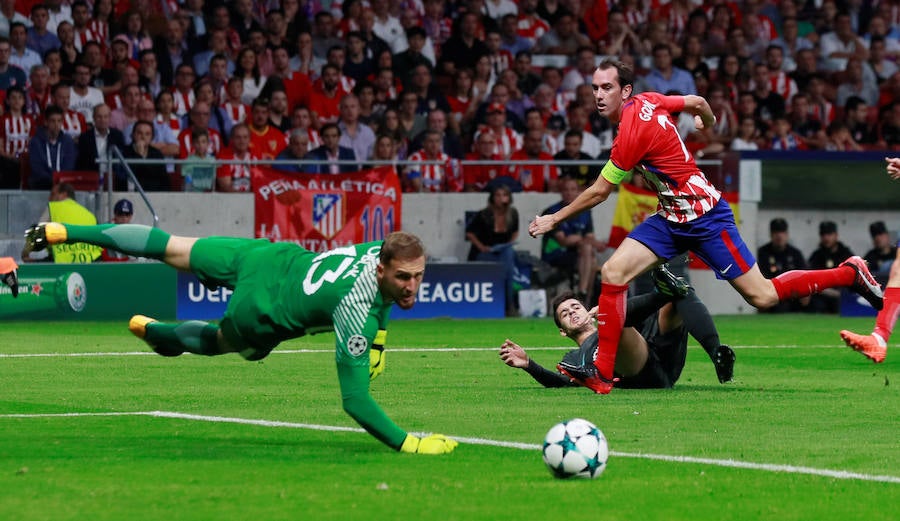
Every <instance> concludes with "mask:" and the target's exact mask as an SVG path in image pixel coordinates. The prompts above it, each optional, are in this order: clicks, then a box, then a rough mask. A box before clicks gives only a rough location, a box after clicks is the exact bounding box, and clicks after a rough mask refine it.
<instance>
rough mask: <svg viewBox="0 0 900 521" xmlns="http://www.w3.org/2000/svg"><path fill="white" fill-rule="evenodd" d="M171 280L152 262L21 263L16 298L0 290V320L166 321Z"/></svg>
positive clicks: (170, 314) (170, 313)
mask: <svg viewBox="0 0 900 521" xmlns="http://www.w3.org/2000/svg"><path fill="white" fill-rule="evenodd" d="M175 277H176V271H175V270H173V269H172V268H169V267H168V266H166V265H165V264H161V263H158V262H137V263H124V262H123V263H95V264H25V265H22V266H20V267H19V296H18V297H17V298H13V296H12V292H11V291H10V289H9V288H8V287H6V286H0V320H3V319H16V320H32V319H34V320H119V319H125V320H127V319H129V318H131V316H132V315H136V314H143V315H149V316H151V317H154V318H160V319H172V318H175Z"/></svg>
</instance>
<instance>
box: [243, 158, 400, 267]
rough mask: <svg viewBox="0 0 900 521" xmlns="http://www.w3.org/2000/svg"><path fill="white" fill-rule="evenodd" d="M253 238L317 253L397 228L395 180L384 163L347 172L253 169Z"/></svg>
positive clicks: (397, 188) (377, 237)
mask: <svg viewBox="0 0 900 521" xmlns="http://www.w3.org/2000/svg"><path fill="white" fill-rule="evenodd" d="M253 187H254V188H253V189H254V192H255V199H254V202H255V206H256V210H255V212H256V214H255V217H256V223H255V228H254V229H255V232H254V233H255V235H256V237H265V238H267V239H270V240H273V241H289V242H295V243H297V244H299V245H300V246H303V247H304V248H306V249H308V250H311V251H316V252H321V251H326V250H330V249H334V248H337V247H340V246H346V245H348V244H353V243H360V242H369V241H377V240H381V239H383V238H384V237H385V236H386V235H387V234H389V233H391V232H392V231H395V230H399V229H400V223H401V219H400V217H401V194H400V178H399V176H398V175H397V171H396V170H395V169H394V168H393V167H390V166H383V167H378V168H374V169H371V170H363V171H361V172H354V173H350V174H296V173H287V172H281V171H278V170H274V169H271V168H257V169H254V174H253Z"/></svg>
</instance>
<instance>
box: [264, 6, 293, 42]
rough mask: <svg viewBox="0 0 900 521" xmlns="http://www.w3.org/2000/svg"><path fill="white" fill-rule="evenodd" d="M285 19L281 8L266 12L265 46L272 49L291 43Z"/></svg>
mask: <svg viewBox="0 0 900 521" xmlns="http://www.w3.org/2000/svg"><path fill="white" fill-rule="evenodd" d="M287 29H288V25H287V20H286V19H285V16H284V11H282V10H281V9H269V11H268V12H266V46H267V47H269V48H272V49H275V48H278V47H284V46H286V45H291V43H290V42H289V41H288V35H287Z"/></svg>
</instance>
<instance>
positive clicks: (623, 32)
mask: <svg viewBox="0 0 900 521" xmlns="http://www.w3.org/2000/svg"><path fill="white" fill-rule="evenodd" d="M620 5H621V4H620ZM606 27H607V30H606V34H604V35H603V37H602V38H601V39H600V41H599V42H597V47H598V49H599V50H600V51H601V52H602V53H603V54H606V55H613V56H622V55H625V54H628V55H633V54H636V53H638V52H640V50H641V47H642V43H641V38H640V36H638V31H639V29H638V28H637V27H632V26H630V25H629V24H628V21H627V19H626V17H625V13H624V12H623V11H621V10H620V9H619V8H615V7H614V8H612V9H611V10H610V11H609V14H608V15H607V20H606ZM700 34H703V33H700ZM592 63H593V61H592ZM591 72H592V73H593V71H591ZM588 83H590V78H588Z"/></svg>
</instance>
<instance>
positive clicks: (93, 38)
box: [75, 25, 106, 52]
mask: <svg viewBox="0 0 900 521" xmlns="http://www.w3.org/2000/svg"><path fill="white" fill-rule="evenodd" d="M87 42H97V43H99V44H100V45H101V46H103V47H104V48H105V47H106V42H104V41H103V37H102V36H100V35H99V34H97V33H95V32H94V30H93V29H91V26H90V25H88V26H87V27H85V28H83V29H75V48H76V49H77V50H78V52H82V49H83V48H84V44H86V43H87Z"/></svg>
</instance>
